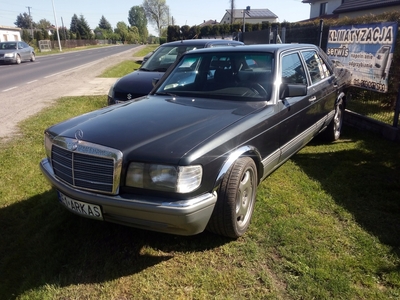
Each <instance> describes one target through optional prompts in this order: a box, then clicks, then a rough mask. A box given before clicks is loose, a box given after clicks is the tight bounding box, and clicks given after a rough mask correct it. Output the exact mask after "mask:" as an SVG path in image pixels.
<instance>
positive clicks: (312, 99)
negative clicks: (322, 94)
mask: <svg viewBox="0 0 400 300" xmlns="http://www.w3.org/2000/svg"><path fill="white" fill-rule="evenodd" d="M315 100H317V97H316V96H312V97H311V98H309V99H308V101H310V102H314V101H315Z"/></svg>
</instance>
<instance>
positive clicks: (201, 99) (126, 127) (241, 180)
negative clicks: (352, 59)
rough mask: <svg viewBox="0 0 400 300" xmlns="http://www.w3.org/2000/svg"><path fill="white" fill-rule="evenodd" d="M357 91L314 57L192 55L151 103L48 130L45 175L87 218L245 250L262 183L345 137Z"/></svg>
mask: <svg viewBox="0 0 400 300" xmlns="http://www.w3.org/2000/svg"><path fill="white" fill-rule="evenodd" d="M165 55H168V52H167V53H165ZM339 74H341V75H339ZM349 80H350V76H348V74H347V72H346V71H345V70H342V72H341V73H338V71H337V70H336V68H335V67H334V65H333V64H332V62H331V61H330V60H329V59H328V57H327V56H326V55H325V53H324V52H323V51H322V50H321V49H320V48H318V47H316V46H313V45H305V44H286V45H285V44H278V45H254V46H243V47H220V48H209V49H199V50H193V51H188V52H186V53H185V54H183V56H182V57H180V58H179V59H178V61H177V62H175V64H174V65H173V67H171V68H170V69H169V70H168V72H167V73H166V74H165V76H163V78H162V79H161V80H160V81H159V82H158V83H157V84H156V86H155V87H154V89H153V90H152V91H151V92H150V94H149V95H147V96H143V97H141V98H137V99H135V100H132V101H128V102H125V103H122V104H116V105H111V106H107V107H105V108H103V109H100V110H97V111H93V112H89V113H86V114H84V115H81V116H78V117H75V118H73V119H70V120H67V121H64V122H62V123H60V124H57V125H54V126H52V127H50V128H48V129H46V130H45V134H44V136H45V138H44V145H45V152H46V156H47V157H46V158H44V159H43V160H42V161H41V164H40V166H41V170H42V172H43V174H44V175H45V177H46V178H47V179H48V180H49V181H50V183H51V184H52V185H53V186H54V187H55V188H56V190H57V191H58V199H59V202H60V204H61V205H63V206H64V207H65V208H66V209H68V210H70V211H71V212H74V213H75V214H78V215H80V216H83V217H87V218H92V219H96V220H104V221H109V222H115V223H119V224H123V225H129V226H134V227H138V228H142V229H148V230H155V231H161V232H166V233H172V234H179V235H193V234H197V233H199V232H202V231H203V230H204V229H206V228H207V229H208V230H210V231H211V232H214V233H216V234H220V235H224V236H228V237H231V238H237V237H240V236H242V235H243V234H244V233H245V232H246V230H247V228H248V226H249V224H250V220H251V218H252V214H253V210H254V207H255V201H256V191H257V186H258V185H259V184H260V182H261V181H262V180H263V179H265V178H266V177H267V176H268V175H269V174H270V173H272V172H273V171H274V170H276V169H277V168H278V167H279V166H281V165H282V164H283V163H284V162H285V161H287V160H288V159H289V158H290V157H291V156H292V155H294V154H295V153H297V151H299V150H300V149H301V148H303V147H304V146H305V145H306V144H307V143H308V142H309V141H310V140H311V139H312V138H313V137H315V136H316V135H317V134H320V133H321V134H322V135H324V136H323V137H324V138H325V139H327V140H330V141H334V140H337V139H338V138H339V137H340V132H341V128H342V123H343V114H344V111H345V101H346V93H345V89H346V87H347V86H348V84H349ZM315 163H316V164H318V159H316V160H315ZM323 172H324V171H323V170H321V176H324V174H323Z"/></svg>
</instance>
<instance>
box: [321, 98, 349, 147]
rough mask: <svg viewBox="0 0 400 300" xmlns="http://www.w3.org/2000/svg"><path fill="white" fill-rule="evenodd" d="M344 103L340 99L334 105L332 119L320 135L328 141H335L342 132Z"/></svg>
mask: <svg viewBox="0 0 400 300" xmlns="http://www.w3.org/2000/svg"><path fill="white" fill-rule="evenodd" d="M344 109H345V107H344V103H343V100H340V101H339V103H338V104H336V106H335V115H334V116H333V119H332V121H331V122H330V123H329V125H328V126H327V127H326V129H325V130H324V131H323V132H322V133H321V137H322V138H323V139H324V140H325V141H328V142H334V141H337V140H338V139H339V138H340V134H341V132H342V126H343V120H344Z"/></svg>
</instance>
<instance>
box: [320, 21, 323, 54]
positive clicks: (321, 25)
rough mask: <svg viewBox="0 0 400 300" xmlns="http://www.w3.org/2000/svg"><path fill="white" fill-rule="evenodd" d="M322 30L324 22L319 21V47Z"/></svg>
mask: <svg viewBox="0 0 400 300" xmlns="http://www.w3.org/2000/svg"><path fill="white" fill-rule="evenodd" d="M323 29H324V20H319V47H320V48H321V45H322V31H323Z"/></svg>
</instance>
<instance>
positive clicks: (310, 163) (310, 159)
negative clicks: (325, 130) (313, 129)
mask: <svg viewBox="0 0 400 300" xmlns="http://www.w3.org/2000/svg"><path fill="white" fill-rule="evenodd" d="M344 133H345V135H344V136H343V137H342V139H343V140H342V141H338V142H336V143H334V144H333V145H332V147H333V148H334V147H335V144H336V146H338V148H337V149H338V150H334V151H333V152H325V153H320V152H319V151H316V152H315V153H312V151H311V153H310V151H307V152H308V153H306V152H305V151H303V152H300V153H298V154H296V155H295V156H293V157H292V160H293V161H294V162H295V163H296V164H297V165H298V166H300V167H301V168H302V170H303V171H304V172H305V173H306V174H307V175H308V176H309V177H311V178H313V179H315V180H316V181H318V182H319V183H320V184H321V185H322V187H323V189H324V190H325V191H326V192H327V193H329V194H330V195H331V196H332V197H333V199H334V200H335V201H336V203H338V204H339V205H340V206H342V207H344V208H345V209H346V210H347V211H349V212H350V213H351V214H352V215H353V216H354V219H355V220H356V221H357V222H358V224H359V225H360V226H362V227H363V228H364V229H365V230H367V231H368V232H369V233H371V234H372V235H374V236H375V237H377V238H378V239H379V240H380V242H381V243H383V244H386V245H388V246H390V247H391V248H392V249H393V253H394V254H395V255H397V256H398V257H400V151H399V150H400V144H399V143H394V142H390V141H387V140H384V139H382V138H380V137H378V136H375V135H372V134H370V133H365V132H364V133H363V132H360V131H357V130H354V129H352V128H346V129H345V132H344ZM346 133H348V136H346ZM349 136H350V138H351V139H352V140H353V141H357V142H358V143H361V146H357V147H356V148H354V149H350V150H340V143H346V139H349ZM320 145H322V143H321V142H319V141H318V140H317V141H313V142H312V143H310V144H309V146H308V147H318V146H320ZM316 164H317V165H318V166H319V167H318V168H316V167H315V166H316ZM397 269H398V271H399V272H400V266H397Z"/></svg>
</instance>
